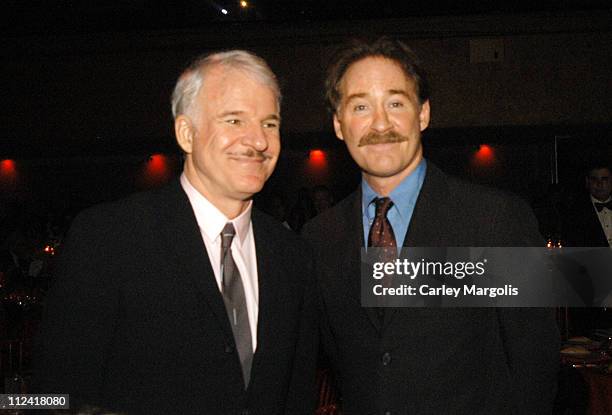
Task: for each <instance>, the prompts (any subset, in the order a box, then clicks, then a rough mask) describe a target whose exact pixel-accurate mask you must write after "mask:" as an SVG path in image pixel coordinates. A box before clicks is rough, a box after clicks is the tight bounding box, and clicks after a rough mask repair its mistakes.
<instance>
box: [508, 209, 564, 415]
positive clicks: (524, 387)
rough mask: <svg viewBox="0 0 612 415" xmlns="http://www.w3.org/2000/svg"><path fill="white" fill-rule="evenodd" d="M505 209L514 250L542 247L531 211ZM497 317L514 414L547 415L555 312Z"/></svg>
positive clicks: (554, 362) (555, 347)
mask: <svg viewBox="0 0 612 415" xmlns="http://www.w3.org/2000/svg"><path fill="white" fill-rule="evenodd" d="M506 206H507V208H508V209H507V211H506V212H504V214H505V215H506V217H510V218H513V219H512V220H511V222H514V223H513V226H511V229H512V230H505V231H506V232H517V233H515V234H513V236H512V240H513V242H514V246H544V241H543V239H542V237H541V236H540V234H539V232H538V231H537V229H538V228H537V222H536V220H535V217H534V215H533V213H532V212H531V209H529V208H528V206H527V205H526V204H525V203H523V202H519V201H516V205H515V206H512V204H508V205H506ZM519 221H520V223H519ZM500 232H501V230H500ZM497 315H498V319H499V325H500V335H501V338H502V341H503V343H504V348H505V353H506V358H507V362H508V368H509V370H510V376H511V378H512V383H513V388H514V394H513V395H514V396H513V400H512V401H513V402H514V403H515V405H516V408H515V413H524V414H528V413H529V414H550V413H551V412H552V406H553V401H554V399H555V396H556V391H557V375H558V371H559V341H560V338H559V331H558V328H557V324H556V321H555V317H554V316H555V314H554V310H552V309H544V308H498V309H497Z"/></svg>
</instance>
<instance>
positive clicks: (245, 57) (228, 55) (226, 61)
mask: <svg viewBox="0 0 612 415" xmlns="http://www.w3.org/2000/svg"><path fill="white" fill-rule="evenodd" d="M217 65H223V66H227V67H228V68H232V69H238V70H242V71H245V72H247V73H248V74H249V75H251V76H252V77H253V78H255V79H256V80H258V81H259V82H261V83H262V84H263V85H265V86H267V87H269V88H270V89H271V90H272V92H273V93H274V96H275V97H276V102H277V104H278V106H279V107H280V101H281V93H280V87H279V85H278V80H277V79H276V75H274V72H272V70H271V69H270V67H269V66H268V64H267V63H266V61H264V60H263V59H262V58H260V57H259V56H257V55H255V54H253V53H251V52H247V51H245V50H229V51H225V52H218V53H213V54H210V55H203V56H200V57H198V58H197V59H196V60H195V61H193V62H192V63H191V64H190V65H189V66H188V67H187V69H185V71H183V73H182V74H181V76H179V78H178V81H177V82H176V85H175V86H174V91H173V92H172V116H173V117H174V119H176V117H178V116H179V115H181V114H185V113H187V111H189V109H191V107H192V106H193V103H194V101H195V98H196V96H197V95H198V92H199V91H200V88H201V87H202V84H203V83H204V78H205V76H206V73H207V71H208V70H210V69H211V68H213V67H214V66H217Z"/></svg>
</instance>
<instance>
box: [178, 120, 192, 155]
mask: <svg viewBox="0 0 612 415" xmlns="http://www.w3.org/2000/svg"><path fill="white" fill-rule="evenodd" d="M174 134H175V135H176V142H177V143H178V145H179V147H180V148H181V149H182V150H183V152H184V153H185V154H191V152H192V151H193V140H194V138H195V128H194V127H193V123H192V122H191V120H190V119H189V117H187V116H186V115H179V116H178V117H176V120H174Z"/></svg>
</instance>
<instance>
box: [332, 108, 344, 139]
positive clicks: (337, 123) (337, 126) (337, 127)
mask: <svg viewBox="0 0 612 415" xmlns="http://www.w3.org/2000/svg"><path fill="white" fill-rule="evenodd" d="M341 127H342V125H341V124H340V120H339V119H338V113H337V112H334V131H335V132H336V137H338V140H342V141H344V136H343V135H342V128H341Z"/></svg>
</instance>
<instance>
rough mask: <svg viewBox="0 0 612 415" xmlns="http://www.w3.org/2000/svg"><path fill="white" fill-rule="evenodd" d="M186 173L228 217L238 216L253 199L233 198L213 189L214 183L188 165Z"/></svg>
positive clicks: (203, 194) (194, 184) (200, 191)
mask: <svg viewBox="0 0 612 415" xmlns="http://www.w3.org/2000/svg"><path fill="white" fill-rule="evenodd" d="M184 173H185V176H186V177H187V179H188V180H189V183H191V185H192V186H193V187H194V189H196V190H197V191H198V192H199V193H200V194H201V195H202V196H204V197H205V198H206V199H207V200H208V201H209V202H210V203H211V204H212V205H213V206H214V207H216V208H217V209H219V211H220V212H221V213H223V214H224V215H225V216H226V217H227V218H228V219H235V218H237V217H238V216H240V214H241V213H242V212H244V211H245V210H246V209H247V208H248V207H249V203H250V201H251V199H250V198H249V197H245V198H244V199H240V198H231V197H228V196H226V195H224V194H222V193H221V192H214V191H211V189H214V186H213V185H212V183H207V182H206V181H205V180H204V179H202V178H201V177H200V176H199V175H197V174H195V172H194V171H193V170H192V169H190V168H188V166H185V169H184Z"/></svg>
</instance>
